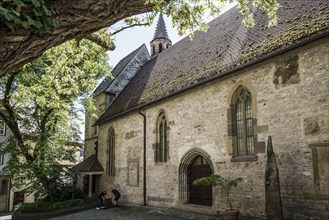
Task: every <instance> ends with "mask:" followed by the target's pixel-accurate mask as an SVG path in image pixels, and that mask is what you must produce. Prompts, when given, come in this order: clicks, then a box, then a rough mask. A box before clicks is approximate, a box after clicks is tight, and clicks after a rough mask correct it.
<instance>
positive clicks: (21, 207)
mask: <svg viewBox="0 0 329 220" xmlns="http://www.w3.org/2000/svg"><path fill="white" fill-rule="evenodd" d="M88 204H90V201H85V200H83V199H74V200H66V201H59V202H55V203H53V204H51V203H50V202H38V203H24V204H21V203H20V204H18V205H16V206H15V207H14V215H15V214H18V213H20V212H22V213H38V212H51V211H56V210H61V209H67V208H71V207H76V206H84V205H88Z"/></svg>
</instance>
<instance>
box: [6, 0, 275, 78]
mask: <svg viewBox="0 0 329 220" xmlns="http://www.w3.org/2000/svg"><path fill="white" fill-rule="evenodd" d="M229 1H231V0H204V1H201V0H186V1H181V0H111V1H110V0H85V1H79V0H71V1H65V0H4V1H2V2H0V57H2V58H3V60H0V75H2V74H4V73H6V72H10V71H13V70H15V69H17V68H19V67H21V66H22V65H24V64H26V63H28V62H29V61H32V60H34V59H36V58H37V57H38V56H40V55H41V54H42V53H43V52H44V51H45V50H47V49H49V48H51V47H54V46H57V45H59V44H61V43H63V42H66V41H67V40H70V39H73V38H76V39H82V38H88V39H91V38H93V39H96V38H95V36H91V35H92V33H94V32H96V31H98V30H101V29H103V28H107V27H111V26H112V25H114V24H116V23H117V22H118V21H126V24H127V26H125V27H122V28H121V29H120V30H124V29H126V28H128V27H132V26H136V25H147V24H150V22H151V21H152V19H153V18H154V17H155V15H156V14H157V13H159V12H162V13H163V14H166V15H167V16H170V17H171V18H172V21H173V24H174V27H175V28H177V29H178V32H179V33H180V34H186V33H192V32H193V31H195V30H199V29H201V30H206V29H207V26H206V24H205V22H204V20H203V17H204V15H205V14H206V13H210V14H218V13H219V12H220V11H221V8H222V6H223V3H225V2H229ZM237 2H238V4H239V7H240V12H241V14H243V15H244V16H245V19H244V23H245V25H247V26H252V25H253V24H254V22H257V19H255V18H254V17H253V14H254V13H253V12H254V11H255V10H258V9H260V10H263V11H264V12H265V13H267V14H268V16H269V25H274V24H276V22H277V17H276V10H277V9H278V8H279V4H278V3H277V0H237ZM142 14H143V15H144V16H143V17H142V18H140V17H139V18H136V17H135V16H136V15H142ZM120 30H116V31H114V33H113V34H115V33H117V32H118V31H120ZM108 37H111V35H109V36H108ZM94 41H95V42H101V41H97V40H94ZM114 48H115V47H114V45H113V44H112V45H111V46H110V47H108V49H112V50H113V49H114Z"/></svg>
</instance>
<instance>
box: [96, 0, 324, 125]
mask: <svg viewBox="0 0 329 220" xmlns="http://www.w3.org/2000/svg"><path fill="white" fill-rule="evenodd" d="M279 2H280V4H281V6H282V7H281V8H280V9H279V11H278V17H279V22H278V25H277V26H274V27H270V28H267V24H268V19H267V15H266V14H265V13H263V12H260V11H255V18H256V25H255V27H253V28H246V27H244V25H243V24H242V19H243V17H242V16H241V15H240V14H239V12H238V10H239V9H238V8H233V9H231V10H229V11H227V12H226V13H224V14H223V15H221V16H220V17H219V18H217V19H215V20H213V21H212V22H210V23H209V30H208V32H200V31H198V32H196V33H195V36H194V39H193V41H190V40H189V38H184V39H183V40H181V41H180V42H178V43H176V44H174V45H173V46H172V47H170V48H169V49H167V50H165V51H163V52H162V53H160V54H159V55H158V56H157V57H155V58H153V59H152V60H150V61H148V62H147V63H146V64H145V65H144V66H143V67H142V68H141V69H140V71H139V72H138V73H137V74H136V76H135V78H133V80H132V81H131V82H130V84H128V86H127V87H126V89H125V90H124V91H123V92H122V93H121V95H120V96H119V97H118V98H117V100H116V101H115V102H114V103H113V104H112V106H110V108H109V109H108V110H107V111H106V112H105V113H104V114H103V115H102V116H101V117H100V118H99V120H98V121H97V124H100V123H102V122H104V121H107V120H109V119H111V118H113V117H116V116H118V115H121V114H124V113H126V112H129V111H131V110H134V109H136V108H138V107H140V106H145V105H148V104H150V103H153V102H154V101H158V100H161V99H163V98H166V97H169V96H172V95H173V94H176V93H178V92H181V91H184V90H187V89H189V88H191V87H194V86H197V85H200V84H202V83H204V82H208V81H210V80H213V79H215V78H219V77H221V76H223V75H225V74H226V73H228V72H229V71H233V70H234V69H238V68H239V67H242V66H244V65H248V64H251V63H253V62H256V61H259V60H260V59H265V58H266V56H270V55H271V54H274V53H276V52H281V51H284V50H285V49H287V48H292V46H294V45H298V43H300V42H305V41H306V40H311V39H313V38H314V37H316V36H320V35H324V34H328V33H329V28H328V26H329V1H327V0H281V1H279Z"/></svg>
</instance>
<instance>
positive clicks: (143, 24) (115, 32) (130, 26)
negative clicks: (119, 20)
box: [111, 23, 150, 36]
mask: <svg viewBox="0 0 329 220" xmlns="http://www.w3.org/2000/svg"><path fill="white" fill-rule="evenodd" d="M147 25H150V23H141V24H132V25H129V26H126V27H123V28H121V29H119V30H117V31H114V32H113V33H111V35H112V36H114V35H116V34H118V33H120V32H121V31H123V30H125V29H128V28H132V27H135V26H147Z"/></svg>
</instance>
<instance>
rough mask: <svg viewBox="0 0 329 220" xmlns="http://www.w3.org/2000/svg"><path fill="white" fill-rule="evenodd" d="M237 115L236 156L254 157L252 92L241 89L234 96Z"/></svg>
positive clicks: (235, 121) (235, 117)
mask: <svg viewBox="0 0 329 220" xmlns="http://www.w3.org/2000/svg"><path fill="white" fill-rule="evenodd" d="M233 104H234V107H235V114H234V115H233V116H234V124H235V132H234V133H235V155H236V156H245V155H253V154H255V152H254V132H253V110H252V109H253V108H252V97H251V94H250V92H249V91H248V90H247V89H246V88H244V87H240V88H239V89H238V90H237V91H236V93H235V96H234V103H233Z"/></svg>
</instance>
